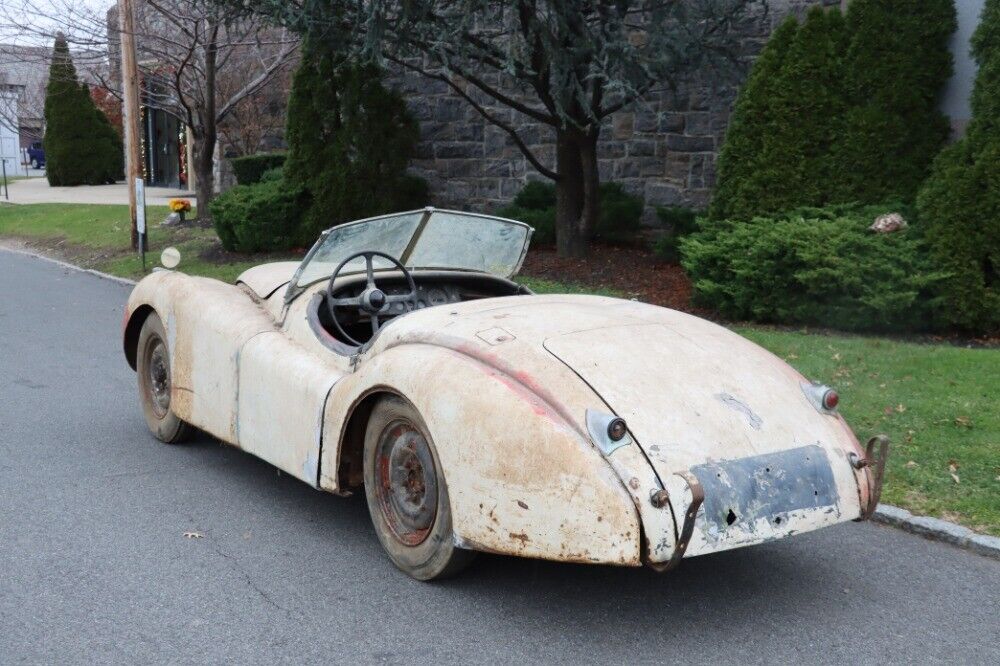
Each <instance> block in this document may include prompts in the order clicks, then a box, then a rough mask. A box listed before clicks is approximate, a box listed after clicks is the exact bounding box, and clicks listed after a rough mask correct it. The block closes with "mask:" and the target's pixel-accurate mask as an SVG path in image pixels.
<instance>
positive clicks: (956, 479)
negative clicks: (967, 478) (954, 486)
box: [951, 472, 961, 483]
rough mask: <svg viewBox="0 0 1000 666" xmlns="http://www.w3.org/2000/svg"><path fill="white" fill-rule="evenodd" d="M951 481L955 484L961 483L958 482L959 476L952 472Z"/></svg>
mask: <svg viewBox="0 0 1000 666" xmlns="http://www.w3.org/2000/svg"><path fill="white" fill-rule="evenodd" d="M951 480H952V481H954V482H955V483H961V481H959V480H958V474H955V473H954V472H952V475H951Z"/></svg>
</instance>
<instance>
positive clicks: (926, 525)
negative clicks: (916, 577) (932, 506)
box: [872, 504, 1000, 560]
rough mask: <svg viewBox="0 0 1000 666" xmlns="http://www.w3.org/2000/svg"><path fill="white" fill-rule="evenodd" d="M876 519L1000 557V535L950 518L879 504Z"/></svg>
mask: <svg viewBox="0 0 1000 666" xmlns="http://www.w3.org/2000/svg"><path fill="white" fill-rule="evenodd" d="M872 520H873V521H875V522H877V523H883V524H885V525H891V526H892V527H897V528H899V529H901V530H905V531H907V532H910V533H912V534H917V535H920V536H922V537H925V538H927V539H933V540H934V541H943V542H944V543H949V544H951V545H953V546H958V547H959V548H964V549H965V550H971V551H972V552H974V553H976V554H978V555H985V556H986V557H992V558H994V559H998V560H1000V537H994V536H989V535H986V534H978V533H976V532H973V531H972V530H970V529H969V528H968V527H962V526H961V525H956V524H955V523H949V522H948V521H947V520H941V519H939V518H930V517H928V516H914V515H913V514H912V513H910V512H909V511H907V510H906V509H900V508H899V507H897V506H892V505H890V504H879V505H878V508H877V509H875V513H874V515H872Z"/></svg>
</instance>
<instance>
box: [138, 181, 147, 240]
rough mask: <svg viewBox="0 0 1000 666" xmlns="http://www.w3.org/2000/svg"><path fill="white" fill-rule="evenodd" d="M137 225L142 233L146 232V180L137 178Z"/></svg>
mask: <svg viewBox="0 0 1000 666" xmlns="http://www.w3.org/2000/svg"><path fill="white" fill-rule="evenodd" d="M135 227H136V231H138V232H139V234H140V235H142V234H145V233H146V182H145V181H144V180H143V179H142V178H136V179H135Z"/></svg>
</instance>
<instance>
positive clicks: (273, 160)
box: [229, 153, 286, 185]
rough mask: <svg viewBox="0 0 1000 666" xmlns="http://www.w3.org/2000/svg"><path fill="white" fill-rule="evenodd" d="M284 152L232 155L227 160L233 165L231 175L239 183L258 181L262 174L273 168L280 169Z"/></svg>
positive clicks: (251, 183)
mask: <svg viewBox="0 0 1000 666" xmlns="http://www.w3.org/2000/svg"><path fill="white" fill-rule="evenodd" d="M285 159H286V155H285V153H258V154H256V155H245V156H243V157H234V158H233V159H231V160H229V163H230V164H231V165H232V166H233V175H235V176H236V182H237V183H239V184H240V185H253V184H254V183H259V182H260V181H261V179H262V178H263V177H264V174H265V173H267V172H268V171H271V170H273V169H280V168H281V167H283V166H284V164H285Z"/></svg>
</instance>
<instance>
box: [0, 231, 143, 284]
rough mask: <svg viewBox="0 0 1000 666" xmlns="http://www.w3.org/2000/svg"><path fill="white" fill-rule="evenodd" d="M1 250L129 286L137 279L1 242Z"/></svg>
mask: <svg viewBox="0 0 1000 666" xmlns="http://www.w3.org/2000/svg"><path fill="white" fill-rule="evenodd" d="M0 240H2V239H0ZM0 250H2V251H4V252H10V253H12V254H20V255H22V256H25V257H33V258H35V259H41V260H43V261H48V262H50V263H53V264H56V265H57V266H61V267H62V268H69V269H71V270H74V271H77V272H80V273H89V274H90V275H94V276H96V277H99V278H101V279H104V280H111V281H112V282H117V283H118V284H124V285H127V286H129V287H134V286H135V284H136V282H135V280H129V279H127V278H122V277H118V276H117V275H111V274H110V273H103V272H101V271H95V270H94V269H92V268H82V267H80V266H76V265H74V264H70V263H67V262H65V261H61V260H59V259H53V258H52V257H49V256H47V255H44V254H40V253H38V252H30V251H28V250H20V249H18V248H15V247H6V246H4V245H2V244H0Z"/></svg>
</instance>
